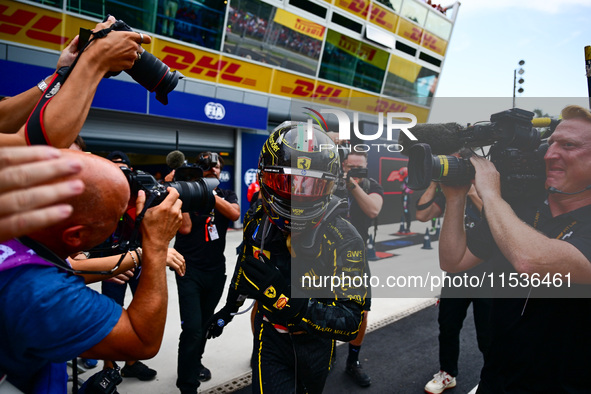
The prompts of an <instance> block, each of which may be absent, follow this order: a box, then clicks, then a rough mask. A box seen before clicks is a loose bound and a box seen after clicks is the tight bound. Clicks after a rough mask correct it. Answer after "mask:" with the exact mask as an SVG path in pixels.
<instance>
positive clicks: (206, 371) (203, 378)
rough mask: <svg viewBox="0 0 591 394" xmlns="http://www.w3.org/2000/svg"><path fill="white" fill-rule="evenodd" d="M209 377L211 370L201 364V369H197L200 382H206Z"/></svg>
mask: <svg viewBox="0 0 591 394" xmlns="http://www.w3.org/2000/svg"><path fill="white" fill-rule="evenodd" d="M210 379H211V371H210V370H209V369H207V368H205V367H204V366H203V365H202V366H201V370H200V371H199V381H200V382H207V381H208V380H210Z"/></svg>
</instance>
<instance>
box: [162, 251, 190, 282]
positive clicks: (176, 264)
mask: <svg viewBox="0 0 591 394" xmlns="http://www.w3.org/2000/svg"><path fill="white" fill-rule="evenodd" d="M166 266H167V267H168V268H170V269H171V270H175V271H176V273H177V274H179V275H180V276H185V272H186V270H187V266H186V264H185V258H184V257H183V255H182V254H180V253H179V252H177V250H176V249H175V248H168V256H167V258H166Z"/></svg>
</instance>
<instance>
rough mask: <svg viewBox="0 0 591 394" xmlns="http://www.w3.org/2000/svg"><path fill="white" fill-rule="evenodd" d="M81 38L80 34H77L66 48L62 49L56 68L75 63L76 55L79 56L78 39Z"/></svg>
mask: <svg viewBox="0 0 591 394" xmlns="http://www.w3.org/2000/svg"><path fill="white" fill-rule="evenodd" d="M79 39H80V37H79V36H76V37H74V38H73V39H72V41H70V43H69V44H68V46H67V47H66V49H64V50H63V51H62V53H61V54H60V57H59V59H58V60H57V65H56V67H55V68H56V70H59V69H60V68H62V67H69V66H71V65H72V63H74V60H76V56H78V40H79Z"/></svg>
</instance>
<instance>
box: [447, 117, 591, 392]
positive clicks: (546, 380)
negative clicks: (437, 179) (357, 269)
mask: <svg viewBox="0 0 591 394" xmlns="http://www.w3.org/2000/svg"><path fill="white" fill-rule="evenodd" d="M562 118H563V120H562V121H561V123H560V124H559V125H558V127H557V128H556V131H555V132H554V133H553V135H552V136H551V137H550V139H549V143H550V146H549V148H548V151H547V153H546V155H545V157H544V158H545V161H546V177H547V179H546V188H547V190H548V195H547V196H541V198H539V199H538V200H537V201H527V202H525V203H523V204H520V205H517V204H514V205H513V206H510V205H509V204H508V203H507V202H505V201H504V200H503V199H502V198H501V193H500V177H499V173H498V172H497V171H496V169H495V167H494V164H492V163H491V162H489V161H487V160H484V159H479V158H473V159H471V161H472V164H473V165H474V168H475V170H476V177H475V186H476V190H477V192H478V194H479V196H480V197H481V198H482V201H483V204H484V216H485V219H486V220H485V221H482V222H481V223H480V224H479V225H477V226H476V227H475V228H474V230H473V231H471V232H469V233H468V237H467V238H466V233H465V231H464V221H463V219H464V207H465V201H466V192H467V191H468V188H469V186H467V187H450V186H446V185H443V191H444V193H445V196H446V199H447V205H446V211H445V217H444V218H445V220H444V221H443V227H442V229H441V238H440V240H439V258H440V264H441V268H442V269H443V270H445V271H450V272H458V271H463V270H466V269H468V268H471V267H473V266H475V265H477V264H479V263H480V262H481V261H482V260H483V259H485V258H486V259H487V261H490V263H491V264H492V266H493V267H494V269H495V272H494V275H493V277H494V281H495V282H494V283H493V289H494V290H495V293H496V296H497V298H495V299H494V300H493V311H492V325H493V333H492V343H491V346H490V351H489V352H488V354H486V355H485V362H484V368H483V371H482V374H481V381H480V384H479V387H478V393H523V392H544V393H558V392H561V393H563V392H589V389H590V386H589V382H588V378H587V377H588V372H589V370H591V358H590V357H589V352H590V351H591V335H589V327H590V326H591V314H590V313H589V311H591V299H589V298H583V297H589V296H590V295H591V286H589V284H590V283H591V262H590V261H591V187H590V186H589V185H591V112H589V110H587V109H585V108H582V107H578V106H569V107H566V108H565V109H564V110H563V111H562ZM518 278H519V280H518ZM537 279H539V280H537ZM560 285H562V287H561V286H560ZM558 287H561V288H560V289H558ZM509 290H511V291H509ZM564 290H566V291H568V293H566V294H567V295H570V296H572V298H559V297H563V296H564V295H565V293H564ZM504 297H511V298H504ZM540 297H545V298H540ZM575 297H576V298H575Z"/></svg>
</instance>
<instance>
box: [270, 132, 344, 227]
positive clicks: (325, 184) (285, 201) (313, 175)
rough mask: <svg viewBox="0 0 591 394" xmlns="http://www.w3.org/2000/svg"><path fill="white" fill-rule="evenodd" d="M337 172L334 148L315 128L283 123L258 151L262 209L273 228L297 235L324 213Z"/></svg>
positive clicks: (335, 150) (323, 134) (337, 162)
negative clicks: (273, 225)
mask: <svg viewBox="0 0 591 394" xmlns="http://www.w3.org/2000/svg"><path fill="white" fill-rule="evenodd" d="M339 168H340V163H339V155H338V153H337V148H336V146H335V144H334V142H333V141H332V140H331V138H330V137H329V136H328V134H326V133H325V132H324V131H322V130H321V129H320V128H319V127H318V126H316V125H312V124H310V123H301V122H291V121H286V122H283V123H282V124H281V125H279V126H278V127H277V128H276V129H275V130H273V132H272V133H271V135H270V136H269V138H268V139H267V141H266V142H265V144H264V145H263V149H262V150H261V156H260V158H259V173H260V174H259V176H260V180H261V196H262V200H263V207H264V209H265V211H266V213H267V215H269V217H270V218H271V220H272V221H273V223H275V225H276V226H277V227H279V228H280V229H282V230H284V231H294V232H299V231H301V230H303V229H304V228H306V227H307V226H309V225H310V224H312V223H313V222H317V221H318V219H319V218H320V217H321V216H322V215H323V214H324V213H325V212H326V208H327V206H328V201H329V200H330V196H331V195H332V191H333V188H334V185H335V182H336V180H337V176H338V171H339Z"/></svg>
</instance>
